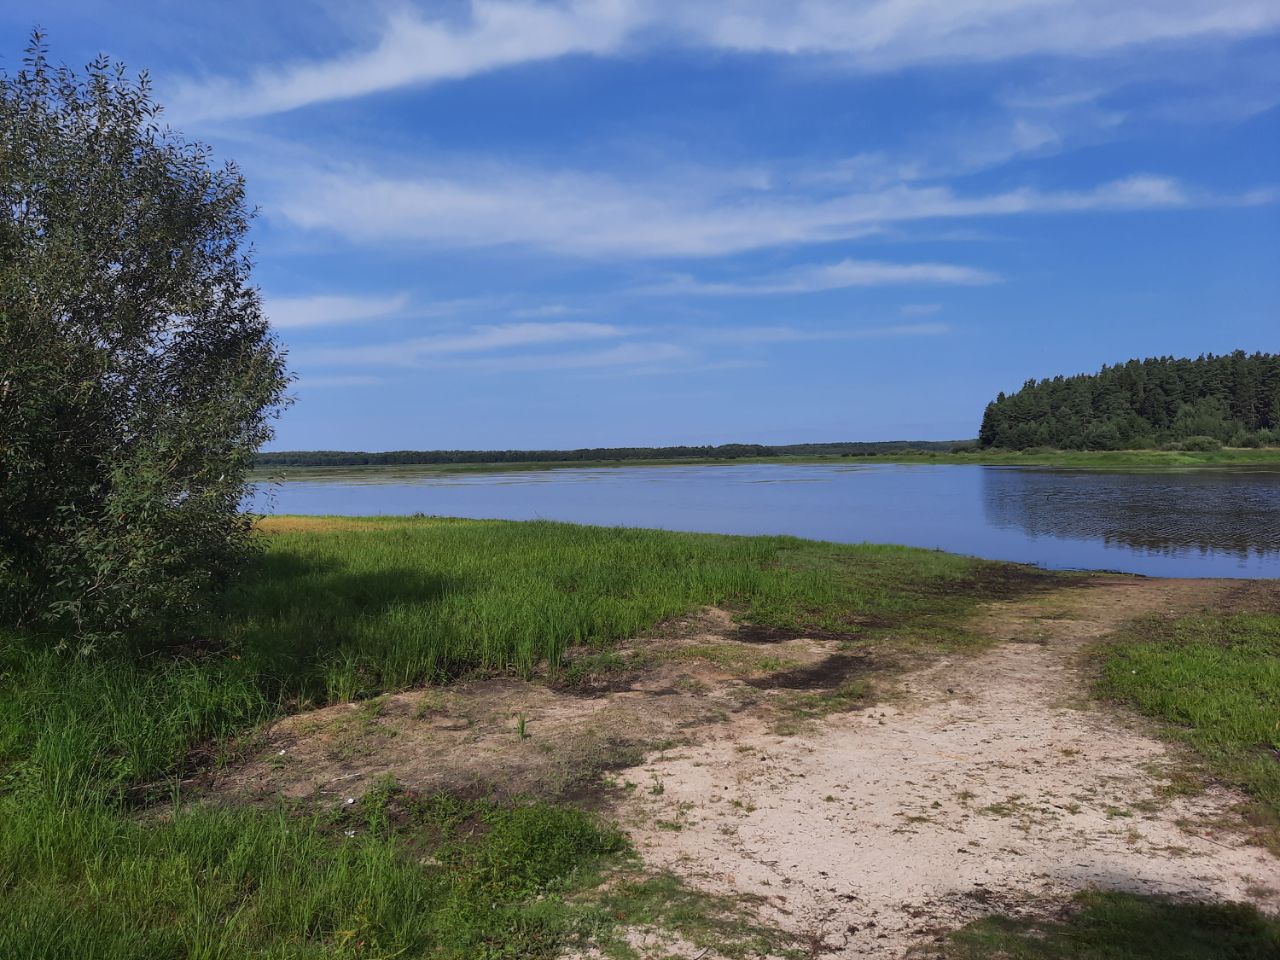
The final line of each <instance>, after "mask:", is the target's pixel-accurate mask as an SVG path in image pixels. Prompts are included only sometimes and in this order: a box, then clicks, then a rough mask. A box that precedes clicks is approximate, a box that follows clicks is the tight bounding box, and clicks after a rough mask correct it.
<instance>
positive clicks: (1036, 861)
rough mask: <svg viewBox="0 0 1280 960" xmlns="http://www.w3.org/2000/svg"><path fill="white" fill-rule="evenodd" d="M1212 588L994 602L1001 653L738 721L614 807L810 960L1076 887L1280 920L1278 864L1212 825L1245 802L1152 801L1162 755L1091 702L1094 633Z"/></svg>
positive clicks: (1191, 600)
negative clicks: (833, 711)
mask: <svg viewBox="0 0 1280 960" xmlns="http://www.w3.org/2000/svg"><path fill="white" fill-rule="evenodd" d="M1223 589H1224V585H1222V584H1214V583H1212V582H1207V581H1171V580H1160V581H1141V580H1134V579H1128V578H1101V579H1099V580H1097V581H1095V582H1094V584H1093V585H1092V586H1090V587H1088V588H1083V589H1080V588H1077V589H1073V590H1070V591H1064V592H1062V593H1060V594H1055V595H1053V596H1051V597H1048V598H1039V599H1036V600H1030V601H1022V602H1019V603H1015V604H1009V605H1001V606H997V607H994V608H992V611H991V614H990V616H989V618H988V621H987V623H986V627H987V628H988V629H990V630H992V631H995V635H996V636H997V637H999V638H1000V639H1001V640H1002V642H1001V643H999V644H998V645H997V646H996V647H994V648H993V649H992V650H991V651H990V652H989V653H986V654H984V655H982V656H980V657H976V658H969V659H958V660H955V661H951V662H942V663H937V664H935V665H933V666H932V667H930V668H929V669H927V670H924V671H921V672H917V673H914V674H910V675H908V676H907V677H906V678H905V679H904V682H903V683H904V688H905V694H906V695H905V696H903V697H902V698H900V699H899V700H896V701H895V705H892V706H884V707H877V708H875V709H873V710H870V711H867V712H863V713H857V714H846V715H841V716H836V717H832V718H830V719H828V720H827V721H825V722H824V724H823V725H822V727H821V729H820V731H819V732H817V733H815V734H814V735H810V736H797V737H790V738H780V737H778V736H774V735H772V734H770V733H769V732H768V730H767V728H766V726H765V724H764V723H763V722H758V721H753V720H751V719H750V718H747V717H743V718H741V719H740V720H739V722H737V723H735V724H733V725H731V726H726V727H724V728H722V734H721V735H720V736H719V738H718V739H713V740H710V741H708V742H705V743H702V744H699V745H696V746H692V747H688V748H681V749H680V750H679V751H678V752H672V753H669V754H664V755H658V756H656V757H653V758H651V759H650V760H649V761H648V762H646V763H645V764H644V765H643V766H642V767H638V768H635V769H633V770H631V771H629V772H628V773H627V774H626V776H627V777H629V778H630V779H631V780H632V781H635V782H637V783H639V784H640V785H642V786H648V785H650V784H653V785H654V786H653V787H652V788H649V789H644V790H636V791H635V793H634V795H633V796H632V797H631V798H630V799H628V800H626V801H624V802H623V804H624V805H623V808H622V809H621V810H620V811H619V813H620V816H621V817H622V819H623V821H624V822H625V823H627V824H628V825H629V827H630V829H631V830H632V833H633V836H634V838H635V840H636V842H637V844H638V846H639V848H640V850H641V851H642V853H643V855H644V858H645V860H646V862H648V863H649V864H651V865H653V866H657V867H666V868H670V869H672V870H674V871H675V872H677V873H678V874H680V875H681V876H683V877H685V878H687V879H688V880H689V881H690V882H692V883H694V884H695V885H698V886H701V887H703V888H705V889H707V890H709V891H712V892H716V893H721V894H742V893H750V894H756V895H760V896H763V897H765V898H766V900H767V902H768V904H769V908H768V909H769V912H771V913H772V914H773V916H772V917H770V919H772V920H774V921H776V922H779V923H780V924H781V925H782V926H784V927H785V928H787V929H789V930H792V931H795V932H797V933H798V934H800V935H802V936H803V937H804V938H805V939H806V941H807V942H808V943H810V944H811V945H812V947H813V952H814V956H824V957H828V956H829V957H868V958H890V957H892V958H898V957H901V956H902V955H903V954H904V952H905V951H907V950H908V949H909V948H910V947H912V946H914V945H917V944H921V943H927V942H929V941H930V940H932V939H934V938H935V937H936V936H937V935H938V933H939V932H940V930H942V929H946V928H950V927H953V926H955V925H957V924H959V923H963V922H965V921H967V920H969V919H972V918H974V917H976V916H979V915H982V914H984V913H987V912H991V911H993V910H1005V911H1007V910H1018V909H1020V908H1022V907H1023V906H1029V905H1030V904H1031V903H1032V901H1033V900H1034V899H1035V898H1042V897H1061V896H1065V895H1068V894H1070V893H1071V892H1073V891H1076V890H1079V889H1080V888H1082V887H1087V886H1097V887H1103V888H1112V889H1124V890H1133V891H1140V892H1158V893H1169V894H1186V895H1191V896H1195V897H1203V898H1228V899H1233V900H1248V901H1252V902H1254V903H1257V904H1258V905H1260V906H1262V907H1264V908H1266V909H1271V910H1276V909H1280V892H1278V891H1280V861H1278V860H1277V859H1275V858H1274V857H1273V856H1272V855H1271V854H1269V853H1267V852H1265V851H1264V850H1262V849H1260V848H1258V847H1253V846H1248V845H1247V844H1245V843H1244V842H1243V840H1242V839H1241V838H1240V836H1239V835H1237V834H1235V833H1233V832H1232V831H1230V830H1229V829H1225V828H1224V827H1223V826H1222V824H1223V823H1224V822H1230V821H1231V819H1232V812H1231V811H1232V808H1233V807H1234V805H1235V804H1236V803H1237V802H1238V801H1239V799H1240V798H1238V797H1236V796H1233V795H1232V794H1230V793H1229V792H1228V791H1225V790H1221V789H1214V790H1211V791H1209V792H1208V793H1203V794H1200V795H1196V796H1192V797H1178V798H1175V799H1167V798H1164V797H1162V795H1161V794H1160V793H1159V789H1158V788H1159V787H1160V785H1161V783H1162V782H1163V781H1162V779H1161V777H1160V776H1159V771H1160V769H1161V768H1162V767H1163V768H1169V767H1172V766H1176V764H1177V757H1176V756H1175V755H1174V754H1173V753H1171V751H1170V749H1169V748H1168V747H1166V746H1165V745H1164V744H1162V743H1160V742H1158V741H1156V740H1154V739H1152V738H1151V737H1150V736H1149V735H1148V734H1147V733H1146V732H1145V731H1144V728H1143V726H1142V724H1141V723H1140V722H1138V721H1133V720H1127V719H1125V718H1123V717H1120V716H1117V714H1116V712H1115V711H1112V710H1110V709H1107V708H1104V707H1102V708H1100V707H1096V706H1092V705H1090V704H1089V703H1088V702H1087V699H1086V698H1085V693H1086V686H1085V685H1086V682H1087V681H1086V678H1085V677H1084V676H1083V675H1082V670H1081V662H1080V656H1079V655H1080V652H1081V650H1082V647H1083V645H1084V644H1086V643H1087V642H1088V641H1089V640H1091V639H1093V638H1096V637H1098V636H1100V635H1102V634H1104V633H1107V632H1109V631H1111V630H1113V629H1115V628H1116V627H1117V626H1118V625H1119V624H1121V623H1122V622H1124V621H1125V620H1127V619H1130V618H1132V617H1134V616H1137V615H1139V614H1141V613H1143V612H1148V611H1163V610H1169V609H1180V608H1190V607H1195V606H1200V605H1203V604H1205V603H1211V602H1212V599H1213V596H1214V595H1215V592H1216V591H1220V590H1223ZM659 821H662V822H663V826H659ZM673 822H675V823H679V824H682V828H681V829H679V830H673V829H671V825H672V823H673Z"/></svg>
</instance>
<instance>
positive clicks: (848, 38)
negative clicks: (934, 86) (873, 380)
mask: <svg viewBox="0 0 1280 960" xmlns="http://www.w3.org/2000/svg"><path fill="white" fill-rule="evenodd" d="M452 12H453V14H454V15H452V16H448V15H442V16H430V15H428V14H426V13H424V12H422V11H419V10H416V9H414V8H412V7H405V6H400V7H396V8H395V9H394V10H393V11H392V12H391V13H390V14H389V15H388V16H387V17H386V19H385V21H384V22H383V23H382V25H381V29H380V31H379V32H378V34H377V37H376V40H375V41H374V42H373V43H372V44H371V45H367V46H364V47H353V48H351V49H349V50H346V51H345V52H342V53H339V54H337V55H334V56H330V57H324V58H317V59H312V60H300V61H294V62H291V63H286V64H274V65H264V66H262V67H260V68H258V69H257V70H255V71H252V72H251V73H250V75H248V76H246V77H239V78H235V77H212V78H189V79H187V80H186V81H184V82H183V83H181V84H179V85H178V86H177V87H176V89H174V90H173V91H172V93H171V96H170V97H169V98H168V99H169V101H170V102H171V104H172V109H173V112H174V113H175V115H176V116H178V117H179V118H182V119H194V120H199V119H209V118H215V119H218V118H232V117H252V116H263V115H268V114H272V113H279V112H282V111H286V110H293V109H297V108H299V107H305V106H308V105H310V104H316V103H324V102H329V101H334V100H344V99H350V98H353V97H360V96H365V95H368V94H372V93H377V92H381V91H388V90H395V89H399V88H402V87H406V86H415V85H425V84H430V83H438V82H441V81H445V80H456V79H461V78H465V77H469V76H474V75H477V74H482V73H486V72H489V71H493V70H497V69H501V68H504V67H511V66H516V65H520V64H525V63H535V62H540V61H546V60H550V59H555V58H558V57H563V56H568V55H584V54H585V55H593V56H611V55H617V54H620V53H624V52H626V51H628V50H630V49H644V48H646V47H648V46H656V45H659V44H667V45H683V46H686V47H693V48H699V47H701V48H709V49H713V50H729V51H737V52H742V53H769V54H775V55H785V56H801V55H807V56H823V57H826V58H828V59H830V60H832V61H834V62H835V63H836V64H842V65H846V66H847V67H849V68H851V69H856V70H860V71H875V70H895V69H900V68H902V67H907V66H913V65H920V64H933V63H949V62H974V61H977V62H990V61H999V60H1007V59H1012V58H1018V57H1026V56H1032V55H1050V56H1057V57H1092V56H1098V55H1101V54H1107V53H1110V52H1112V51H1116V50H1119V49H1122V48H1126V47H1132V46H1135V45H1142V44H1150V43H1178V42H1189V41H1195V40H1204V39H1213V38H1220V37H1228V38H1229V37H1240V36H1251V35H1255V34H1258V33H1263V32H1266V31H1269V30H1274V29H1276V28H1277V27H1280V10H1278V9H1277V7H1276V5H1275V4H1274V3H1273V2H1270V0H1219V2H1217V3H1213V4H1206V3H1204V2H1201V0H1134V2H1131V3H1124V4H1117V3H1114V2H1112V0H1037V2H1035V3H1026V2H1016V0H917V2H911V3H905V2H877V0H805V2H802V3H794V4H779V3H776V2H773V0H741V2H735V3H725V2H714V0H561V2H539V0H471V2H470V3H469V4H467V5H466V6H465V8H464V9H463V10H461V11H459V10H457V8H454V11H452Z"/></svg>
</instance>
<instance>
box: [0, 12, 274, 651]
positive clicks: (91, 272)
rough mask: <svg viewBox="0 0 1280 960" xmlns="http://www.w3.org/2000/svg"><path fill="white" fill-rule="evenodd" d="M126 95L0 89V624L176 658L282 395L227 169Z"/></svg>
mask: <svg viewBox="0 0 1280 960" xmlns="http://www.w3.org/2000/svg"><path fill="white" fill-rule="evenodd" d="M159 112H160V111H159V107H158V106H157V105H156V104H155V102H154V101H153V100H152V97H151V91H150V86H149V83H148V80H147V77H146V75H145V74H143V75H142V76H140V77H138V78H136V79H134V78H131V77H130V76H129V75H128V74H127V73H126V72H125V70H124V68H123V67H122V66H120V65H119V64H116V63H113V62H111V61H110V60H108V59H106V58H105V57H104V58H99V59H98V60H96V61H94V62H93V63H91V64H89V65H88V67H87V68H85V70H84V71H83V72H82V73H76V72H75V71H72V70H70V69H68V68H66V67H55V66H53V65H52V64H51V63H50V61H49V59H48V55H47V51H46V48H45V46H44V43H43V39H42V37H41V36H40V35H39V34H36V35H35V36H34V37H33V40H32V44H31V46H30V47H29V48H28V50H27V54H26V57H25V58H24V60H23V66H22V68H21V69H20V70H19V71H17V72H16V73H13V74H0V195H2V197H0V619H3V620H4V621H6V622H8V623H9V624H18V625H25V626H28V627H32V628H40V627H43V628H44V629H47V630H49V631H50V632H51V633H53V634H56V635H58V636H59V637H61V638H62V642H68V641H70V642H72V643H74V644H75V645H77V646H78V647H79V648H81V649H85V650H87V649H91V648H93V647H95V646H98V645H101V644H103V643H104V642H110V641H120V640H121V639H123V638H125V637H130V638H138V639H150V640H159V639H167V640H172V641H180V640H183V639H185V638H186V637H188V636H190V633H191V631H192V630H193V629H195V628H196V626H197V624H198V623H199V620H200V618H201V617H202V616H203V615H204V614H205V613H206V612H207V610H208V604H209V601H210V599H211V597H212V596H213V595H214V594H215V593H216V590H217V588H218V587H219V586H220V584H221V583H222V582H223V581H225V579H226V578H227V577H228V576H229V575H230V574H232V573H233V572H234V571H235V570H236V569H237V567H238V566H239V565H240V564H241V563H242V562H243V561H244V560H245V559H246V558H247V556H248V555H249V553H250V551H251V550H252V549H253V538H252V530H251V521H250V518H248V517H247V516H246V515H245V514H244V513H243V512H242V510H241V505H242V503H243V501H244V497H245V494H246V492H247V489H248V486H247V484H248V481H247V478H248V470H249V468H250V466H251V464H252V458H253V455H254V453H255V452H256V450H257V448H258V447H259V446H260V445H261V444H262V443H263V441H264V440H266V439H267V438H268V437H269V436H270V430H271V421H272V418H273V416H274V415H275V413H276V412H277V411H278V409H279V408H280V405H281V404H282V403H283V401H284V391H285V389H286V387H287V385H288V380H289V378H288V374H287V372H286V369H285V365H284V354H283V351H282V350H281V348H280V346H279V344H278V343H277V342H276V340H275V339H274V338H273V336H272V334H271V331H270V328H269V326H268V323H267V320H266V319H265V317H264V316H263V314H262V308H261V303H260V299H259V296H258V293H257V291H256V290H255V288H254V287H253V286H252V285H251V282H250V270H251V266H252V263H251V259H250V256H249V252H248V250H247V247H246V244H245V236H246V232H247V230H248V227H249V222H250V219H251V216H252V213H251V211H250V210H249V209H248V208H247V206H246V204H245V197H244V182H243V179H242V178H241V176H240V174H239V172H238V171H237V170H236V169H235V167H234V166H231V165H227V166H216V165H214V164H213V163H212V162H211V158H210V152H209V149H208V148H207V147H205V146H203V145H201V144H197V143H190V142H186V141H184V140H183V139H181V138H180V137H179V136H178V135H176V134H174V133H173V132H172V131H170V130H169V129H168V128H166V127H162V126H161V125H160V123H159V120H158V115H159Z"/></svg>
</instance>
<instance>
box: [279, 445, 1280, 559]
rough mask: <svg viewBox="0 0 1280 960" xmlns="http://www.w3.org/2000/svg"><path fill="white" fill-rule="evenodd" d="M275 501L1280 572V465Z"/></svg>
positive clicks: (617, 477)
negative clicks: (1276, 466)
mask: <svg viewBox="0 0 1280 960" xmlns="http://www.w3.org/2000/svg"><path fill="white" fill-rule="evenodd" d="M255 507H256V509H259V510H262V511H264V512H268V513H302V514H345V515H368V514H408V513H426V514H436V515H442V516H454V517H476V518H503V519H511V520H530V519H535V518H544V519H548V520H568V521H572V522H574V523H592V524H604V525H610V526H634V527H661V528H665V529H668V530H694V531H705V532H709V533H744V534H759V533H768V534H776V533H784V534H793V535H795V536H800V537H810V538H813V539H818V540H837V541H842V542H845V543H862V542H871V543H901V544H908V545H910V546H916V547H934V548H938V549H941V550H949V551H952V552H954V553H964V554H972V555H976V556H981V557H988V558H991V559H996V560H1016V561H1020V562H1023V563H1035V564H1039V565H1041V566H1044V567H1051V568H1058V569H1063V568H1088V569H1106V570H1122V571H1126V572H1130V573H1143V574H1148V575H1151V576H1169V577H1208V576H1213V577H1280V470H1275V469H1266V468H1248V467H1235V468H1229V469H1196V470H1181V471H1138V470H1135V471H1123V472H1121V471H1105V472H1104V471H1088V470H1047V469H1035V468H1027V467H979V466H964V465H954V464H951V465H938V466H934V465H921V466H917V465H894V464H866V465H847V466H846V465H827V464H821V465H805V466H791V465H788V466H780V465H773V464H762V465H741V466H690V467H638V468H623V467H613V468H607V469H567V470H547V471H535V472H530V473H491V474H440V473H421V474H413V473H395V474H386V473H384V474H379V473H376V472H370V473H369V474H367V475H364V476H360V475H358V474H346V475H342V476H340V477H339V478H336V479H325V480H292V481H287V482H284V483H278V484H274V485H270V486H268V485H263V486H261V487H259V489H258V492H257V494H256V497H255Z"/></svg>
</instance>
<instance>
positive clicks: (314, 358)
mask: <svg viewBox="0 0 1280 960" xmlns="http://www.w3.org/2000/svg"><path fill="white" fill-rule="evenodd" d="M624 333H625V332H624V331H623V330H622V329H621V328H619V327H616V326H613V325H611V324H605V323H568V322H566V323H507V324H492V325H479V326H475V327H471V328H468V329H465V330H461V331H458V332H455V333H447V334H437V335H434V336H429V337H415V338H413V339H409V340H397V341H394V342H391V343H379V344H362V345H353V346H349V347H313V348H309V349H303V350H298V351H295V352H294V353H293V354H292V356H291V359H292V360H293V361H294V362H295V363H297V364H298V365H299V366H304V367H316V366H319V367H326V366H340V367H360V366H388V367H414V366H422V365H424V364H429V363H431V362H435V361H440V360H444V359H447V358H451V357H457V356H459V355H466V354H477V353H491V352H497V351H503V350H512V349H517V348H526V347H531V346H544V345H547V344H563V343H570V342H581V341H591V340H610V339H617V338H620V337H622V336H624Z"/></svg>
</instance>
